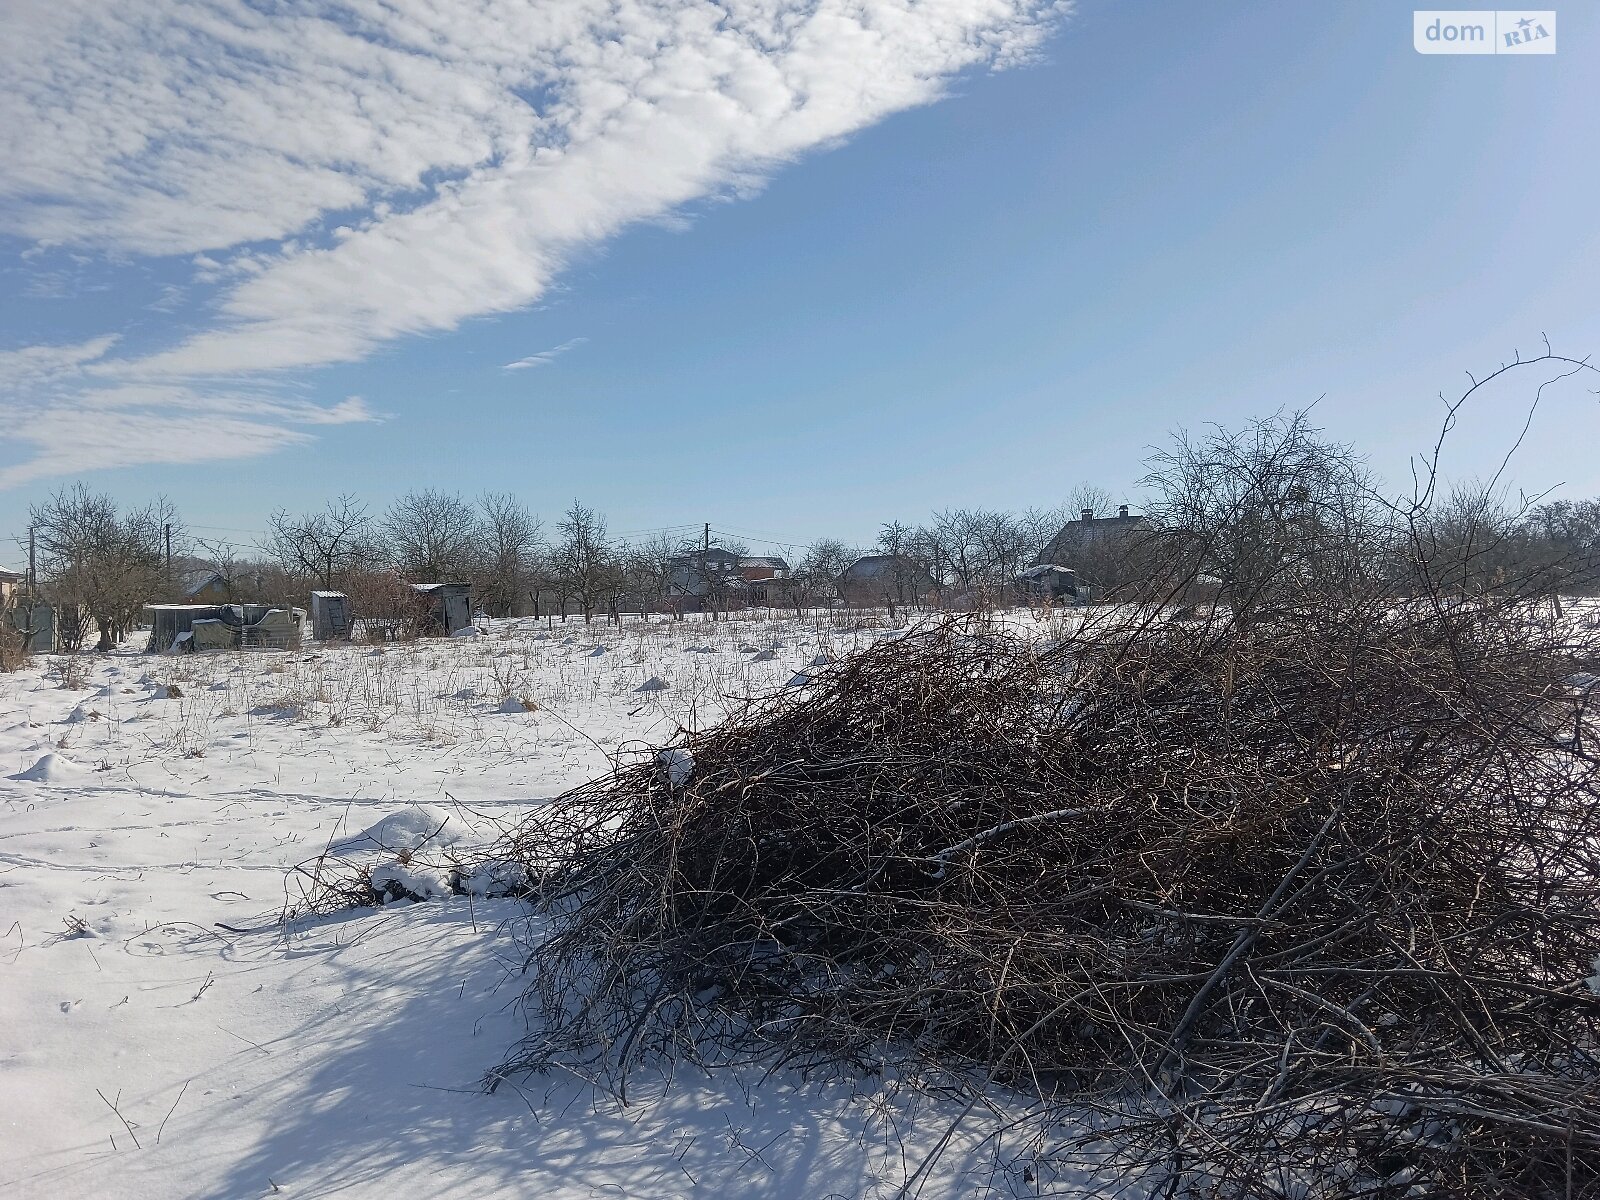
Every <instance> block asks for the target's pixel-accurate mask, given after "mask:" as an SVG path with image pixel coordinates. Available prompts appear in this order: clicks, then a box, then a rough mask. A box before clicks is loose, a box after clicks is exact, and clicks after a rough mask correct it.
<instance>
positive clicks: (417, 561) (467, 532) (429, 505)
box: [382, 488, 483, 583]
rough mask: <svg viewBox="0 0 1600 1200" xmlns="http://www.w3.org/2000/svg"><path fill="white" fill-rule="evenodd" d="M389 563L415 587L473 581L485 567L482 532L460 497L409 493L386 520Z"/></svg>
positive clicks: (432, 491) (391, 508) (474, 514)
mask: <svg viewBox="0 0 1600 1200" xmlns="http://www.w3.org/2000/svg"><path fill="white" fill-rule="evenodd" d="M382 526H383V542H384V547H385V549H386V550H387V551H388V554H389V560H390V562H391V563H392V564H393V565H394V566H395V568H396V569H398V570H399V571H400V573H401V574H402V575H404V576H405V577H406V578H408V579H409V580H411V581H412V582H413V583H449V582H452V581H459V580H467V579H471V577H472V575H473V573H474V570H475V568H477V566H478V565H479V563H480V561H481V547H482V536H483V527H482V523H481V522H480V521H479V519H478V513H477V511H476V510H475V509H474V508H473V507H472V505H471V504H470V503H468V502H467V501H466V500H464V499H462V498H461V496H460V495H459V494H458V493H456V492H441V491H436V490H435V489H433V488H424V489H422V490H421V491H410V492H407V493H406V494H405V495H403V496H401V497H400V498H399V499H398V500H396V501H395V502H394V503H393V504H391V505H390V506H389V507H388V509H387V510H386V511H385V512H384V514H383V521H382Z"/></svg>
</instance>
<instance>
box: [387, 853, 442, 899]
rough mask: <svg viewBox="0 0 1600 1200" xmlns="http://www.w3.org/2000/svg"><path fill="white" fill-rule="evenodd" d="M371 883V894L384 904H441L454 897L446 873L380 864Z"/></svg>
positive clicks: (399, 864)
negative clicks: (414, 901)
mask: <svg viewBox="0 0 1600 1200" xmlns="http://www.w3.org/2000/svg"><path fill="white" fill-rule="evenodd" d="M371 880H372V890H373V891H375V892H377V893H378V894H379V895H380V896H382V897H383V902H384V903H385V904H393V903H394V902H395V901H397V900H441V899H443V898H444V897H446V896H450V895H453V894H454V893H453V892H452V891H451V888H450V872H448V871H441V870H439V869H438V868H436V867H419V866H414V865H411V864H408V863H400V862H391V863H384V864H383V866H381V867H377V868H375V869H374V870H373V872H372V875H371Z"/></svg>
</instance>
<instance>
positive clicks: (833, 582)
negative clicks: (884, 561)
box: [795, 538, 858, 604]
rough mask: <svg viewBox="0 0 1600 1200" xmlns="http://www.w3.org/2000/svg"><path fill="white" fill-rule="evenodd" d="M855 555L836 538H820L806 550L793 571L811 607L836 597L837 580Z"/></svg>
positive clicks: (854, 558) (853, 559)
mask: <svg viewBox="0 0 1600 1200" xmlns="http://www.w3.org/2000/svg"><path fill="white" fill-rule="evenodd" d="M857 557H858V555H856V554H855V553H854V552H853V551H851V550H850V548H849V547H847V546H846V545H845V544H844V543H843V542H841V541H839V540H838V539H836V538H820V539H818V540H817V541H815V542H812V543H811V545H810V546H808V547H807V548H806V552H805V556H804V557H803V558H801V560H800V564H799V566H797V567H796V568H795V578H797V579H798V580H799V581H800V590H801V592H802V594H803V595H804V596H805V598H806V600H807V601H808V602H809V603H812V604H826V603H829V602H831V601H832V600H833V599H834V598H835V597H836V596H837V595H838V588H839V578H840V576H842V575H843V574H844V572H845V568H846V567H848V566H849V565H850V564H851V563H852V562H854V561H855V560H856V558H857Z"/></svg>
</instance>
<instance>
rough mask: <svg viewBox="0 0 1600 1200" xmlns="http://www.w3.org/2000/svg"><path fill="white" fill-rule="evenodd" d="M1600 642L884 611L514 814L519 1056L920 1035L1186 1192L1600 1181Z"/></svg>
mask: <svg viewBox="0 0 1600 1200" xmlns="http://www.w3.org/2000/svg"><path fill="white" fill-rule="evenodd" d="M1593 636H1594V635H1593V634H1592V633H1584V632H1582V631H1581V629H1580V627H1579V623H1573V622H1557V621H1547V620H1543V619H1541V618H1540V617H1539V616H1538V614H1537V612H1536V611H1535V609H1534V608H1533V607H1532V606H1531V605H1529V604H1528V603H1526V602H1522V601H1508V602H1505V603H1491V602H1489V601H1485V600H1475V601H1472V602H1469V603H1460V604H1446V603H1441V602H1440V600H1439V598H1438V597H1437V596H1427V597H1423V598H1420V599H1416V600H1414V601H1396V600H1393V599H1374V600H1372V601H1366V602H1363V601H1359V600H1356V599H1350V600H1348V602H1335V601H1332V600H1329V599H1327V598H1326V597H1324V598H1322V599H1320V600H1318V601H1317V602H1316V603H1307V604H1303V605H1300V606H1298V607H1296V606H1294V605H1288V606H1285V607H1282V608H1280V609H1278V610H1276V611H1274V612H1272V613H1270V614H1267V615H1263V616H1260V617H1259V618H1258V619H1253V620H1251V621H1249V622H1246V623H1241V622H1240V621H1238V620H1236V619H1233V618H1230V616H1229V614H1228V612H1227V610H1226V609H1219V610H1218V612H1217V614H1216V615H1215V616H1212V617H1210V618H1208V619H1203V620H1198V621H1184V622H1174V621H1170V620H1166V619H1165V618H1164V616H1163V614H1162V612H1161V610H1160V609H1159V607H1158V606H1149V607H1145V608H1132V607H1130V608H1124V609H1119V610H1116V611H1115V612H1114V613H1113V614H1112V615H1110V616H1106V617H1103V618H1100V619H1098V620H1090V621H1086V622H1084V623H1083V624H1082V625H1081V627H1079V628H1078V629H1077V630H1076V632H1072V633H1069V634H1067V635H1065V636H1064V637H1062V638H1060V639H1058V640H1055V641H1052V642H1050V643H1048V644H1045V643H1042V642H1041V641H1040V639H1038V638H1037V637H1034V638H1026V637H1021V636H1015V635H1010V634H1007V633H1005V632H1003V631H997V630H995V629H993V628H991V627H989V626H986V625H983V624H980V623H978V622H975V621H971V620H968V621H951V622H948V623H944V624H939V625H937V626H934V627H931V628H926V629H924V630H922V631H920V632H913V633H911V634H910V635H908V636H905V637H902V638H897V639H893V640H885V641H883V642H881V643H880V644H878V645H876V646H875V647H873V648H871V649H869V650H867V651H865V652H863V653H861V654H859V655H857V656H854V657H852V658H850V659H848V660H846V661H844V662H843V663H841V664H839V665H837V666H835V667H833V668H830V669H829V670H828V672H826V673H825V674H822V675H820V676H819V677H818V678H816V679H815V680H813V682H812V683H811V684H809V685H808V686H806V687H804V688H797V689H791V690H789V691H787V692H786V693H785V694H783V695H781V696H778V697H775V698H773V699H771V700H769V701H767V702H765V703H762V704H759V705H756V706H754V707H753V708H752V709H751V711H749V712H748V713H746V714H744V715H743V716H741V717H738V718H735V719H733V720H730V721H728V722H727V723H725V724H724V725H722V726H720V727H718V728H716V729H713V730H710V731H708V732H705V733H699V734H694V735H690V736H688V737H687V738H686V740H685V741H684V742H683V743H682V746H681V749H682V750H686V751H687V753H688V755H689V756H692V764H693V770H692V774H689V775H688V777H687V779H684V777H683V775H684V773H685V771H684V768H685V767H686V765H687V763H688V761H689V760H688V758H686V757H685V756H683V755H681V754H680V755H676V756H674V757H673V758H672V759H669V760H668V761H667V763H666V765H665V766H664V765H663V763H662V762H661V761H657V762H652V763H646V764H641V765H638V766H635V767H631V768H628V769H625V770H622V771H620V772H618V773H617V774H616V775H614V776H612V777H609V778H605V779H602V780H599V781H597V782H595V783H592V784H589V785H587V786H585V787H583V788H580V789H578V790H576V791H574V792H572V793H569V794H568V795H567V796H565V797H563V798H562V799H561V800H559V801H557V802H556V803H555V804H553V805H552V806H551V807H549V808H548V809H546V810H543V811H541V812H539V813H538V814H537V815H536V817H535V818H534V819H533V820H531V821H530V822H529V823H528V824H526V825H525V826H524V827H522V828H521V829H520V830H519V831H518V833H517V834H516V836H515V837H514V838H512V839H511V841H510V843H509V844H508V845H506V846H503V847H501V848H500V851H499V853H500V854H501V855H502V856H509V857H512V858H515V859H517V860H518V861H520V862H521V863H522V864H524V865H525V867H526V868H527V870H528V871H529V873H530V876H531V877H533V878H536V879H538V880H540V884H539V887H538V889H537V891H538V902H539V904H540V906H541V908H542V909H543V910H544V911H545V912H547V913H548V914H549V916H550V928H551V930H552V932H551V933H550V935H549V936H547V937H545V938H543V939H542V940H541V941H540V942H539V943H538V944H537V945H536V946H535V948H534V950H533V951H532V959H531V962H530V968H531V970H532V972H533V979H534V980H535V982H534V985H533V987H532V990H531V991H530V998H531V999H532V1000H533V1001H534V1002H535V1003H536V1005H537V1006H538V1007H539V1009H541V1014H540V1015H541V1020H540V1022H539V1023H538V1025H537V1028H538V1029H539V1033H538V1034H537V1035H536V1036H534V1037H533V1038H532V1039H531V1040H530V1041H529V1042H527V1043H526V1044H525V1045H524V1046H523V1047H522V1048H521V1049H520V1050H519V1052H518V1053H517V1055H516V1056H515V1057H514V1059H513V1060H511V1061H510V1062H508V1063H507V1065H506V1068H505V1070H507V1071H519V1070H528V1069H533V1070H539V1069H546V1068H548V1067H551V1066H555V1065H562V1066H566V1067H577V1068H580V1069H590V1070H597V1071H601V1072H604V1073H605V1074H607V1076H608V1077H609V1078H610V1079H612V1080H613V1081H614V1082H615V1083H616V1084H617V1085H618V1086H620V1087H621V1088H623V1089H625V1088H626V1084H627V1078H628V1076H629V1072H630V1070H631V1069H632V1067H633V1066H634V1065H635V1064H637V1063H638V1062H639V1061H641V1060H642V1059H644V1058H647V1057H649V1056H652V1055H667V1056H671V1057H673V1058H675V1059H687V1060H690V1061H697V1062H703V1063H708V1064H716V1063H729V1062H738V1061H758V1062H762V1063H768V1064H786V1065H791V1066H799V1067H803V1068H817V1067H822V1066H831V1067H837V1068H846V1069H853V1070H864V1071H871V1070H874V1069H876V1068H878V1067H880V1066H881V1065H882V1064H883V1063H884V1062H885V1061H889V1060H893V1061H897V1062H899V1063H900V1064H902V1065H906V1066H911V1067H914V1068H915V1069H916V1070H917V1071H918V1073H919V1076H920V1077H921V1078H923V1079H925V1080H928V1081H938V1082H940V1083H942V1084H950V1083H952V1082H957V1081H965V1086H969V1087H973V1088H975V1089H981V1088H983V1087H985V1086H991V1085H995V1086H1001V1087H1006V1088H1011V1089H1017V1090H1019V1091H1023V1092H1025V1093H1027V1094H1029V1095H1032V1096H1033V1097H1035V1098H1036V1100H1037V1102H1038V1103H1039V1104H1040V1105H1042V1106H1045V1107H1046V1108H1047V1107H1048V1106H1050V1105H1053V1104H1058V1103H1061V1102H1064V1101H1065V1102H1071V1103H1075V1104H1079V1105H1082V1104H1090V1105H1098V1106H1102V1107H1104V1108H1106V1109H1108V1110H1110V1111H1114V1112H1115V1113H1117V1114H1118V1121H1117V1122H1116V1123H1115V1125H1114V1126H1113V1127H1114V1128H1115V1130H1116V1136H1117V1137H1118V1138H1119V1139H1121V1145H1122V1146H1123V1147H1124V1148H1125V1149H1127V1150H1128V1151H1129V1152H1130V1154H1131V1157H1130V1160H1129V1161H1130V1162H1132V1161H1137V1162H1140V1163H1143V1164H1145V1169H1147V1170H1150V1171H1153V1172H1154V1173H1155V1176H1156V1177H1159V1179H1160V1180H1161V1181H1162V1182H1163V1184H1164V1186H1166V1187H1168V1188H1170V1189H1171V1190H1170V1191H1169V1192H1168V1194H1174V1195H1182V1194H1207V1195H1241V1196H1243V1195H1248V1196H1258V1195H1259V1196H1274V1197H1276V1196H1287V1195H1291V1194H1299V1195H1311V1196H1317V1195H1328V1196H1354V1195H1373V1196H1378V1195H1395V1196H1401V1195H1421V1194H1427V1195H1430V1196H1439V1195H1448V1196H1469V1195H1470V1196H1482V1195H1488V1194H1516V1195H1529V1196H1532V1195H1550V1196H1579V1195H1588V1194H1600V1104H1597V1103H1596V1095H1597V1092H1596V1088H1597V1081H1600V1040H1597V1033H1600V996H1597V995H1596V993H1595V990H1593V987H1591V985H1589V984H1587V983H1586V982H1585V980H1586V977H1588V976H1591V975H1593V974H1594V973H1595V972H1597V971H1600V966H1597V965H1596V964H1595V961H1594V960H1595V956H1596V954H1597V952H1600V800H1597V793H1596V787H1595V784H1596V766H1597V763H1596V759H1595V756H1594V754H1593V744H1592V743H1591V742H1590V740H1589V738H1590V736H1591V734H1590V732H1589V731H1588V730H1586V728H1585V717H1584V714H1583V711H1582V693H1581V689H1575V688H1574V687H1573V686H1572V684H1571V682H1570V681H1571V680H1572V679H1573V678H1574V676H1575V674H1576V673H1578V672H1579V671H1582V670H1586V669H1592V661H1591V658H1592V656H1591V648H1590V647H1588V646H1586V645H1584V644H1582V643H1581V641H1577V640H1574V639H1581V638H1583V637H1588V638H1590V639H1592V638H1593ZM1594 986H1600V982H1597V983H1596V985H1594ZM1418 1189H1420V1190H1418Z"/></svg>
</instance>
